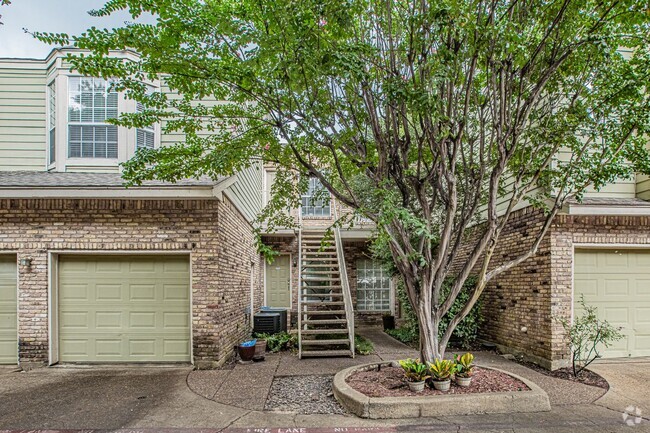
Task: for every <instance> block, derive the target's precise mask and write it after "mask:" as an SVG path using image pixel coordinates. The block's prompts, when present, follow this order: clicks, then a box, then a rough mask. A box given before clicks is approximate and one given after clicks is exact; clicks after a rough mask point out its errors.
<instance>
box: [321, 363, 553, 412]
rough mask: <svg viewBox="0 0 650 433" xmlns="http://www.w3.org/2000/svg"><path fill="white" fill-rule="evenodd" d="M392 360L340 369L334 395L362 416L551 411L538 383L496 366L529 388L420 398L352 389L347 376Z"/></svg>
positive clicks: (335, 378) (334, 384)
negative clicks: (377, 394) (364, 392)
mask: <svg viewBox="0 0 650 433" xmlns="http://www.w3.org/2000/svg"><path fill="white" fill-rule="evenodd" d="M379 365H381V366H390V365H391V362H389V361H386V362H379V363H372V364H364V365H358V366H355V367H350V368H346V369H345V370H341V371H339V372H338V373H337V374H336V376H334V383H333V386H332V388H333V391H334V397H336V399H337V400H338V401H339V402H340V403H341V404H342V405H343V407H345V408H346V409H347V410H349V411H350V412H352V413H353V414H355V415H357V416H360V417H361V418H372V419H387V418H418V417H433V416H444V415H475V414H484V413H520V412H547V411H550V410H551V404H550V402H549V399H548V395H547V394H546V392H544V390H543V389H542V388H540V387H539V386H538V385H537V384H535V383H533V382H531V381H530V380H528V379H524V378H523V377H521V376H517V375H516V374H512V373H510V372H507V371H503V370H500V369H498V368H493V367H485V366H482V365H481V366H480V367H481V368H485V369H488V370H496V371H499V372H501V373H504V374H507V375H509V376H512V377H514V378H515V379H518V380H520V381H522V382H524V383H525V384H526V385H527V386H528V388H530V391H516V392H490V393H480V394H450V395H435V396H426V397H423V396H420V397H368V396H367V395H365V394H362V393H360V392H359V391H357V390H355V389H353V388H352V387H351V386H350V385H348V384H347V382H346V379H347V378H348V377H350V376H351V375H352V374H354V373H356V372H358V371H366V370H370V369H373V368H377V367H378V366H379Z"/></svg>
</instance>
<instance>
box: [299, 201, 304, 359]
mask: <svg viewBox="0 0 650 433" xmlns="http://www.w3.org/2000/svg"><path fill="white" fill-rule="evenodd" d="M302 293H303V286H302V205H301V206H298V359H302Z"/></svg>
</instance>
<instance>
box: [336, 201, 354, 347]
mask: <svg viewBox="0 0 650 433" xmlns="http://www.w3.org/2000/svg"><path fill="white" fill-rule="evenodd" d="M333 210H334V221H335V226H334V242H335V244H336V258H337V260H338V265H339V272H340V274H341V287H342V289H343V304H344V305H345V316H346V319H347V325H348V336H349V338H350V352H351V355H352V358H354V355H355V352H356V349H355V347H354V343H355V342H354V308H353V307H352V293H351V292H350V282H349V280H348V270H347V268H346V266H345V256H344V253H343V240H342V239H341V229H340V228H339V227H338V216H337V212H336V206H333Z"/></svg>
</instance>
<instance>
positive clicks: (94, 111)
mask: <svg viewBox="0 0 650 433" xmlns="http://www.w3.org/2000/svg"><path fill="white" fill-rule="evenodd" d="M117 104H118V93H117V92H116V91H115V90H114V89H112V88H111V83H110V82H109V81H106V80H104V79H102V78H92V77H70V78H69V81H68V158H104V159H117V149H118V144H117V141H118V128H117V126H115V125H109V124H108V123H106V120H107V119H111V118H116V117H117V116H118V109H117Z"/></svg>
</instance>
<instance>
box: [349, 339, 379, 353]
mask: <svg viewBox="0 0 650 433" xmlns="http://www.w3.org/2000/svg"><path fill="white" fill-rule="evenodd" d="M354 350H355V352H356V353H357V354H359V355H370V354H371V353H372V352H374V350H375V346H374V345H373V344H372V341H370V340H367V339H365V338H363V337H362V336H360V335H355V336H354Z"/></svg>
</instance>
